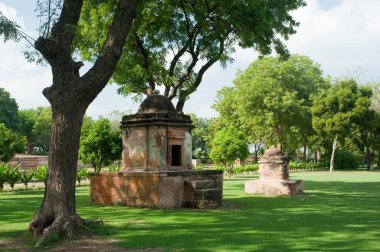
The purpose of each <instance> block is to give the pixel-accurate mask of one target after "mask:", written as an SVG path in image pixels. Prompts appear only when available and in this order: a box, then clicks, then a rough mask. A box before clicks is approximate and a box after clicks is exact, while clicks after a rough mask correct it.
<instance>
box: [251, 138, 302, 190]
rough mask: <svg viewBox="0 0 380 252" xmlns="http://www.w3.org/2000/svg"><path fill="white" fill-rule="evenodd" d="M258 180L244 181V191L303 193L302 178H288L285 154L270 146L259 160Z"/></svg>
mask: <svg viewBox="0 0 380 252" xmlns="http://www.w3.org/2000/svg"><path fill="white" fill-rule="evenodd" d="M259 176H260V177H259V180H250V181H247V182H245V193H247V194H264V195H295V194H301V193H303V180H290V179H289V167H288V164H287V162H286V160H285V156H284V155H283V154H282V153H281V151H280V150H279V149H277V148H276V147H274V146H272V147H271V148H269V149H268V150H266V151H265V153H264V155H263V156H262V157H261V158H260V161H259Z"/></svg>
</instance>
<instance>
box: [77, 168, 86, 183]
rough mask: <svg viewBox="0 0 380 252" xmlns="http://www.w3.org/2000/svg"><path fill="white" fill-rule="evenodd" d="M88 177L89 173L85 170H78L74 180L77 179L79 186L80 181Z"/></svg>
mask: <svg viewBox="0 0 380 252" xmlns="http://www.w3.org/2000/svg"><path fill="white" fill-rule="evenodd" d="M88 177H89V172H88V170H87V169H81V170H78V171H77V173H76V179H77V181H78V184H79V185H80V182H81V180H82V179H85V178H88Z"/></svg>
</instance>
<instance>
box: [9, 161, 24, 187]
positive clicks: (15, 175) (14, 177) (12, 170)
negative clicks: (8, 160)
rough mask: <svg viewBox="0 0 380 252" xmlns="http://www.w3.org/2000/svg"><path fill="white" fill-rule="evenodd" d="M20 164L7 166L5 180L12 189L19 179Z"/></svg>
mask: <svg viewBox="0 0 380 252" xmlns="http://www.w3.org/2000/svg"><path fill="white" fill-rule="evenodd" d="M19 169H20V165H17V166H14V167H9V166H8V178H7V182H8V183H9V185H10V186H11V188H12V190H13V189H14V186H15V184H16V183H17V182H18V181H20V177H21V173H20V170H19Z"/></svg>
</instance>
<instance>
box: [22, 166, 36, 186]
mask: <svg viewBox="0 0 380 252" xmlns="http://www.w3.org/2000/svg"><path fill="white" fill-rule="evenodd" d="M34 175H35V172H34V171H33V170H23V171H22V172H20V181H21V182H22V183H23V184H24V185H25V187H26V188H28V183H29V182H30V181H32V180H33V178H34Z"/></svg>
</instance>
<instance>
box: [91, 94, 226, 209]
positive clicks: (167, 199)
mask: <svg viewBox="0 0 380 252" xmlns="http://www.w3.org/2000/svg"><path fill="white" fill-rule="evenodd" d="M191 123H192V121H191V119H190V116H188V115H185V114H179V113H177V112H176V110H175V108H174V106H173V104H172V103H171V101H170V100H169V99H168V98H166V97H164V96H162V95H160V94H159V92H154V94H153V95H151V96H148V97H147V98H146V99H145V100H144V101H143V102H142V104H141V105H140V108H139V110H138V111H137V113H136V114H134V115H127V116H124V117H123V120H122V122H121V130H122V138H123V153H122V164H123V167H122V169H121V170H120V171H119V172H100V173H98V174H94V175H93V176H91V178H90V187H91V192H90V197H91V200H92V201H93V202H95V203H98V204H104V205H110V204H122V205H127V206H145V207H157V208H178V207H192V208H217V207H220V206H221V205H222V198H223V171H216V170H201V171H198V170H194V168H193V166H192V164H191V156H192V151H191V149H192V148H191V142H192V138H191V129H192V128H193V126H192V124H191Z"/></svg>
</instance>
